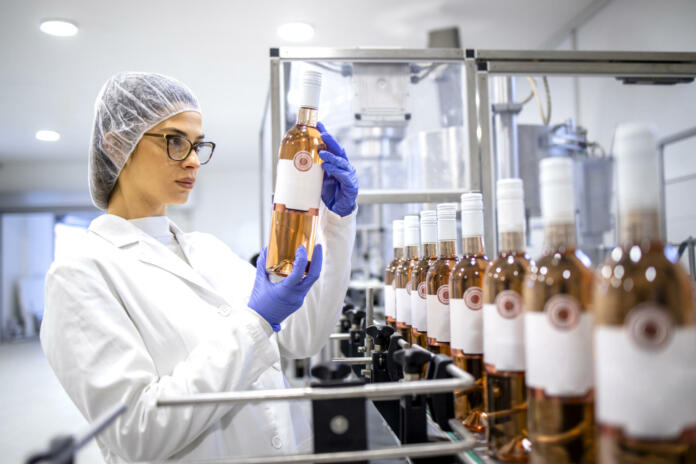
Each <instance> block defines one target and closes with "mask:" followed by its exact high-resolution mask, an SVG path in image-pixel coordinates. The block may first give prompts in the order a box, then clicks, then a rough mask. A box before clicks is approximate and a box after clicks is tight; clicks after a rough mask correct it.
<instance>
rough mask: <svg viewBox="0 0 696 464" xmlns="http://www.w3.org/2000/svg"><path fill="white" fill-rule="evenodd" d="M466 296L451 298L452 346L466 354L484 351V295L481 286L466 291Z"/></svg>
mask: <svg viewBox="0 0 696 464" xmlns="http://www.w3.org/2000/svg"><path fill="white" fill-rule="evenodd" d="M463 296H464V298H452V299H450V319H451V321H450V329H451V330H450V333H451V336H452V342H451V346H452V348H455V349H457V350H462V351H463V352H464V353H466V354H481V353H483V312H482V311H481V308H482V307H483V295H482V292H481V289H480V288H479V287H471V288H468V289H467V290H466V292H464V295H463Z"/></svg>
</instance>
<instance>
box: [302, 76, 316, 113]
mask: <svg viewBox="0 0 696 464" xmlns="http://www.w3.org/2000/svg"><path fill="white" fill-rule="evenodd" d="M320 94H321V73H320V72H317V71H305V72H304V73H303V74H302V88H301V92H300V106H302V107H305V108H314V109H317V108H319V95H320Z"/></svg>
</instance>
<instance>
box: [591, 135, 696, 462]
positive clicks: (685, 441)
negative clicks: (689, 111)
mask: <svg viewBox="0 0 696 464" xmlns="http://www.w3.org/2000/svg"><path fill="white" fill-rule="evenodd" d="M614 156H615V160H616V181H617V197H618V208H619V213H620V217H619V242H620V245H619V247H617V248H615V249H614V250H612V252H611V253H610V255H609V257H608V258H607V260H606V261H605V262H604V264H603V265H602V266H601V267H600V269H599V272H598V275H597V278H596V285H595V287H594V296H593V298H594V302H593V304H594V311H595V329H594V342H595V343H594V348H595V365H594V368H595V380H596V387H595V394H596V408H595V412H596V414H597V424H598V429H599V433H598V448H599V452H598V457H599V461H600V462H601V463H606V464H627V463H631V464H643V463H644V464H648V463H661V464H663V463H664V464H672V463H674V464H676V463H687V462H696V367H695V366H696V316H695V312H694V301H693V299H692V298H693V295H692V288H691V283H690V281H689V278H688V276H687V274H686V273H685V272H684V270H683V269H682V268H681V266H680V265H679V263H678V262H677V261H678V257H677V253H676V252H675V250H673V249H672V248H670V247H666V246H665V244H664V242H663V240H662V237H661V235H660V221H659V205H658V200H659V197H660V195H659V187H658V178H657V174H658V172H659V170H658V164H657V139H656V136H655V132H654V130H653V129H652V128H651V127H650V126H648V125H645V124H637V123H629V124H622V125H620V126H619V127H618V128H617V129H616V133H615V135H614Z"/></svg>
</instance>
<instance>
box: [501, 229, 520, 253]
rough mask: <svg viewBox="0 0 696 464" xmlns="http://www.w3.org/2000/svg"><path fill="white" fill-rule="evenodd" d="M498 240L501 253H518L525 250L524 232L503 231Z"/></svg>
mask: <svg viewBox="0 0 696 464" xmlns="http://www.w3.org/2000/svg"><path fill="white" fill-rule="evenodd" d="M498 241H499V242H500V245H499V247H498V249H499V250H500V253H516V252H518V251H522V250H524V241H525V239H524V232H501V233H500V237H499V238H498Z"/></svg>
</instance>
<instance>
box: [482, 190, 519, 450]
mask: <svg viewBox="0 0 696 464" xmlns="http://www.w3.org/2000/svg"><path fill="white" fill-rule="evenodd" d="M523 195H524V193H523V189H522V180H520V179H501V180H499V181H498V184H497V205H498V234H499V235H498V242H499V248H500V253H499V255H498V257H497V258H496V259H495V260H494V261H493V262H492V263H491V264H490V266H488V269H487V270H486V275H485V276H484V280H483V359H484V363H485V370H484V385H485V388H486V389H485V395H484V403H485V405H486V420H487V428H486V442H487V445H488V452H489V454H490V455H491V456H492V457H494V458H495V459H498V460H501V461H505V462H526V461H527V459H528V451H527V450H528V446H527V444H528V441H527V438H526V433H525V430H526V422H527V396H526V393H527V392H526V387H525V383H524V368H525V366H524V325H523V316H522V297H521V292H522V285H523V283H524V277H525V274H526V273H527V269H528V267H529V265H530V262H529V258H528V256H527V254H526V253H525V252H524V245H525V236H524V227H525V211H524V196H523Z"/></svg>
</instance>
